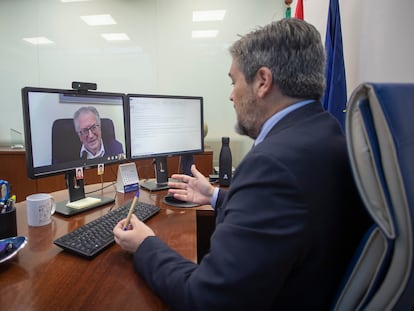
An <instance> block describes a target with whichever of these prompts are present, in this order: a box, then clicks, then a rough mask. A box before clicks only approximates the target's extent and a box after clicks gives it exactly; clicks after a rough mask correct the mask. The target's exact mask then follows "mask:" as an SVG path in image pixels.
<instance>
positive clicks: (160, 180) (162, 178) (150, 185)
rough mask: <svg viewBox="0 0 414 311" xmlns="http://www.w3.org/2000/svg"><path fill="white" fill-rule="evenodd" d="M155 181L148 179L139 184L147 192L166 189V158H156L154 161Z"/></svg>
mask: <svg viewBox="0 0 414 311" xmlns="http://www.w3.org/2000/svg"><path fill="white" fill-rule="evenodd" d="M154 170H155V180H154V179H149V180H146V181H144V182H140V186H141V187H142V188H145V189H147V190H149V191H159V190H164V189H168V188H169V187H168V167H167V156H162V157H156V158H155V159H154Z"/></svg>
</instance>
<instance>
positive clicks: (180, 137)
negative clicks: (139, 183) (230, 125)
mask: <svg viewBox="0 0 414 311" xmlns="http://www.w3.org/2000/svg"><path fill="white" fill-rule="evenodd" d="M127 103H128V105H129V114H128V115H129V133H128V134H129V137H130V149H131V150H130V155H129V156H130V158H131V159H138V158H151V157H152V158H154V159H155V160H156V169H155V173H156V177H157V183H158V184H165V183H166V182H167V181H168V170H167V167H166V160H165V158H166V157H167V156H171V155H186V154H187V155H192V154H195V153H201V152H203V150H204V146H203V98H202V97H198V96H170V95H142V94H128V95H127ZM166 177H167V178H166ZM144 187H145V185H144ZM150 190H155V189H150Z"/></svg>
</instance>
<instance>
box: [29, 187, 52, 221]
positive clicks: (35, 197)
mask: <svg viewBox="0 0 414 311" xmlns="http://www.w3.org/2000/svg"><path fill="white" fill-rule="evenodd" d="M26 207H27V223H28V224H29V226H33V227H39V226H44V225H47V224H49V223H50V222H51V221H52V215H53V214H54V213H55V210H56V202H55V199H54V198H53V197H52V196H51V195H50V194H47V193H36V194H32V195H29V196H28V197H26Z"/></svg>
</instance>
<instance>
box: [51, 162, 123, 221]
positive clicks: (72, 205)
mask: <svg viewBox="0 0 414 311" xmlns="http://www.w3.org/2000/svg"><path fill="white" fill-rule="evenodd" d="M65 179H66V185H67V187H68V192H69V201H61V202H56V213H59V214H61V215H64V216H72V215H76V214H79V213H82V212H85V211H87V210H90V209H93V208H96V207H99V206H103V205H107V204H110V203H113V202H115V199H114V198H108V197H103V196H95V195H94V196H87V197H86V196H85V186H84V182H83V179H76V174H75V171H74V170H73V171H70V172H67V173H66V174H65Z"/></svg>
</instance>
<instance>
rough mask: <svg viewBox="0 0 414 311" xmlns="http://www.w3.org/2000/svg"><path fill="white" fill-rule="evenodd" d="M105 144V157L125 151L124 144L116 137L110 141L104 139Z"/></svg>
mask: <svg viewBox="0 0 414 311" xmlns="http://www.w3.org/2000/svg"><path fill="white" fill-rule="evenodd" d="M104 146H105V154H104V156H105V157H107V156H115V155H119V154H121V153H124V148H123V147H122V144H121V143H120V142H119V141H117V140H116V139H112V140H110V141H104Z"/></svg>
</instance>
